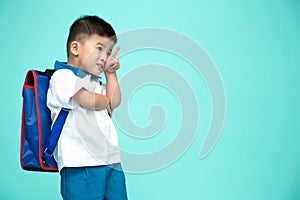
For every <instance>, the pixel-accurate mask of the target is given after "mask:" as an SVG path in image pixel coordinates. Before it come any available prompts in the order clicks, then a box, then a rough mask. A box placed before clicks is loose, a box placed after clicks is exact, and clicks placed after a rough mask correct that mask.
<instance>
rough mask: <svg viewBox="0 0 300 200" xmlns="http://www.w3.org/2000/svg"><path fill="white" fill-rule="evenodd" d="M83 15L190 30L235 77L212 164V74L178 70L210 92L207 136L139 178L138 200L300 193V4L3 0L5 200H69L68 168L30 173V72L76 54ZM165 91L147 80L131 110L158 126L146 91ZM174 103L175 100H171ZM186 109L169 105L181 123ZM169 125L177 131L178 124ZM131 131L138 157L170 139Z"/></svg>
mask: <svg viewBox="0 0 300 200" xmlns="http://www.w3.org/2000/svg"><path fill="white" fill-rule="evenodd" d="M81 14H97V15H99V16H100V17H103V18H104V19H105V20H107V21H108V22H110V23H111V24H112V25H113V27H114V28H115V30H116V32H117V33H122V32H125V31H129V30H132V29H136V28H143V27H159V28H167V29H171V30H175V31H177V32H179V33H181V34H184V35H186V36H188V37H190V38H192V39H193V40H194V41H196V42H197V43H198V44H199V45H200V46H202V47H203V48H204V49H205V50H206V51H207V53H208V54H209V55H210V57H211V58H212V60H213V61H214V63H215V64H216V66H217V68H218V70H219V72H220V75H221V76H222V79H223V82H224V87H225V90H226V97H227V99H226V102H227V106H226V110H227V113H226V119H225V124H224V129H223V131H222V135H221V137H220V139H219V141H218V143H217V145H216V146H215V148H214V150H213V151H212V152H211V153H210V154H209V156H208V157H206V158H205V159H203V160H200V159H199V158H198V154H199V149H200V146H201V144H202V142H203V138H204V135H205V132H206V130H207V128H208V125H209V119H210V107H211V105H210V99H209V93H208V91H207V89H206V88H205V84H204V83H203V80H201V77H200V78H199V76H193V72H192V71H190V69H189V68H184V69H179V68H178V71H180V70H181V71H182V74H183V76H186V78H187V80H188V82H190V84H191V87H192V88H194V89H195V88H196V87H198V85H200V87H201V88H202V89H201V90H203V94H197V99H198V100H199V107H200V110H201V117H200V123H199V129H198V134H197V137H196V138H195V140H194V141H193V144H192V145H191V146H190V148H189V149H188V150H187V151H186V152H185V153H184V155H183V156H182V157H181V158H180V159H178V160H177V161H176V162H174V163H173V164H172V165H170V166H168V167H166V168H163V169H160V170H158V171H155V172H152V173H145V174H132V173H127V174H126V178H127V187H128V196H129V199H132V200H141V199H142V200H148V199H149V200H153V199H204V200H219V199H226V200H227V199H228V200H240V199H243V200H253V199H257V200H258V199H264V200H266V199H272V200H296V199H300V171H299V169H300V156H299V155H300V147H299V144H300V134H299V133H300V132H299V129H300V120H299V119H300V118H299V114H300V106H299V102H300V90H299V83H300V80H299V77H298V76H299V75H300V54H299V53H300V47H299V45H300V24H299V20H300V1H297V0H281V1H276V0H275V1H270V0H269V1H258V0H256V1H238V0H236V1H233V0H232V1H224V0H219V1H215V0H213V1H208V0H207V1H203V0H199V1H196V0H194V1H192V0H185V1H168V0H167V1H159V0H152V1H147V2H146V1H137V0H135V1H115V0H111V1H95V0H87V1H57V0H53V1H32V0H28V1H16V0H10V1H8V0H6V1H5V0H2V1H1V2H0V27H1V31H0V38H1V45H0V48H1V55H0V56H1V59H0V67H1V70H2V77H1V79H0V80H1V105H0V106H1V109H0V110H1V113H2V114H1V127H0V133H1V140H0V159H1V162H0V163H1V164H0V173H1V176H0V177H1V179H0V184H1V185H0V199H4V200H19V199H37V200H38V199H43V200H56V199H60V194H59V175H58V174H49V173H34V172H26V171H23V170H21V168H20V164H19V141H20V126H21V102H22V99H21V91H22V85H23V81H24V77H25V74H26V71H27V70H28V69H32V68H34V69H45V68H46V67H51V66H53V63H54V61H55V60H56V59H58V60H66V53H65V41H66V38H67V34H68V28H69V26H70V25H71V23H72V22H73V21H74V20H75V19H76V18H77V17H79V16H80V15H81ZM157 54H159V52H157V51H154V52H151V51H145V52H142V51H140V52H137V53H136V55H135V56H136V57H139V58H140V61H141V62H140V64H145V63H143V56H145V55H148V56H145V57H147V58H148V59H146V60H147V62H151V59H149V58H153V59H156V60H155V62H156V63H159V62H160V60H161V61H162V62H164V61H163V59H164V58H165V55H164V54H163V53H162V54H161V55H157ZM134 58H135V57H134V56H132V57H130V55H129V56H128V57H125V56H124V58H121V63H122V69H121V70H120V72H119V76H120V77H122V75H124V74H126V72H128V71H129V70H130V69H131V68H133V67H134V66H131V64H132V63H135V62H136V59H134ZM176 59H177V60H178V58H174V61H172V59H166V60H167V61H168V64H169V65H174V66H175V68H176V66H177V65H178V62H180V61H178V62H177V60H176ZM153 89H155V88H152V89H151V86H150V87H149V88H147V87H145V88H144V89H143V90H142V89H141V90H140V92H139V93H138V92H137V93H136V94H135V95H134V96H133V98H132V102H131V103H134V105H135V106H134V107H133V109H132V111H131V112H132V115H133V120H136V123H138V124H141V125H143V124H147V117H145V116H147V114H146V115H145V112H146V113H148V111H149V110H148V109H146V107H145V105H144V104H143V99H142V98H141V97H142V96H143V95H149V94H151V92H153V91H156V93H155V94H164V93H165V92H166V91H164V90H163V89H162V88H157V90H153ZM166 95H169V96H170V94H166ZM170 98H173V97H172V96H170ZM162 100H163V99H162ZM173 100H174V99H173ZM152 102H153V103H155V98H153V101H152ZM164 103H167V104H168V102H162V103H161V104H162V105H164ZM147 106H150V105H147ZM172 108H174V110H172ZM178 109H179V108H178V105H176V101H172V102H171V103H169V104H168V106H166V111H167V112H169V113H167V117H169V118H170V119H172V120H170V123H174V124H176V123H178V121H179V120H178V119H177V118H176V115H177V114H178ZM172 112H173V113H172ZM137 116H141V117H137ZM174 116H175V117H174ZM173 117H174V118H173ZM169 118H168V119H169ZM176 120H177V121H176ZM166 125H168V123H167V124H166ZM174 127H175V131H174V133H172V131H169V133H170V134H171V135H172V134H173V135H174V134H175V132H176V128H178V126H177V125H174ZM174 127H173V128H174ZM165 130H169V129H168V126H166V128H165ZM119 133H120V145H121V147H122V148H124V149H128V150H130V151H135V152H149V151H153V150H156V149H158V148H161V147H163V146H164V144H166V143H167V142H168V139H170V136H169V135H167V136H165V137H162V139H161V140H156V141H155V142H151V139H149V140H146V141H145V140H143V141H139V140H137V139H133V138H129V137H127V136H124V134H123V133H122V131H119ZM154 139H155V138H154ZM140 142H144V143H147V145H140V144H141V143H140ZM155 145H156V146H155Z"/></svg>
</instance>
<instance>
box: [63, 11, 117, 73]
mask: <svg viewBox="0 0 300 200" xmlns="http://www.w3.org/2000/svg"><path fill="white" fill-rule="evenodd" d="M116 42H117V37H116V33H115V31H114V29H113V28H112V26H111V25H110V24H109V23H107V22H106V21H104V20H103V19H101V18H99V17H97V16H83V17H80V18H78V19H77V20H76V21H75V22H74V23H73V24H72V25H71V27H70V32H69V36H68V41H67V54H68V62H69V63H70V64H72V65H74V66H75V67H80V68H83V70H85V71H88V72H89V70H87V69H86V67H88V66H86V65H95V62H96V65H101V64H102V65H104V64H105V62H106V59H107V58H108V56H109V54H110V53H111V50H112V47H113V46H114V44H115V43H116ZM104 54H105V55H104ZM90 73H94V74H99V73H98V72H97V73H96V72H95V70H94V72H90Z"/></svg>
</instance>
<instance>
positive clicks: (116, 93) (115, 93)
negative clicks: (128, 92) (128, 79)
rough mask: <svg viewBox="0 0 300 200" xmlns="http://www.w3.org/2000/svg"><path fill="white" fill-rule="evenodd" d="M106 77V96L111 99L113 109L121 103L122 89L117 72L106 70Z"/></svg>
mask: <svg viewBox="0 0 300 200" xmlns="http://www.w3.org/2000/svg"><path fill="white" fill-rule="evenodd" d="M105 77H106V96H107V97H108V99H109V100H110V107H111V109H113V108H116V107H118V106H119V105H120V103H121V90H120V86H119V83H118V78H117V75H116V72H115V71H114V72H108V71H105Z"/></svg>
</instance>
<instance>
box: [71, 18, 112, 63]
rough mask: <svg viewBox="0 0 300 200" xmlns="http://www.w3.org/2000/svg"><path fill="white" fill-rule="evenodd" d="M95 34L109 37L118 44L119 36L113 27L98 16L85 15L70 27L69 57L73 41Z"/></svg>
mask: <svg viewBox="0 0 300 200" xmlns="http://www.w3.org/2000/svg"><path fill="white" fill-rule="evenodd" d="M93 34H97V35H99V36H104V37H109V38H111V39H112V40H113V41H114V43H117V36H116V33H115V31H114V29H113V28H112V26H111V25H110V24H109V23H107V22H106V21H104V20H103V19H101V18H99V17H98V16H88V15H84V16H81V17H79V18H78V19H77V20H76V21H75V22H74V23H73V24H72V25H71V27H70V32H69V36H68V41H67V55H68V57H69V51H70V45H71V43H72V42H73V41H75V40H76V41H81V40H82V39H85V38H86V37H89V36H91V35H93Z"/></svg>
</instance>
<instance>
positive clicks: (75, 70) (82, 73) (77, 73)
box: [54, 61, 101, 79]
mask: <svg viewBox="0 0 300 200" xmlns="http://www.w3.org/2000/svg"><path fill="white" fill-rule="evenodd" d="M54 69H55V70H59V69H69V70H71V71H72V72H73V73H74V75H75V76H78V77H80V78H83V77H85V76H86V75H88V74H89V73H87V72H85V71H82V70H81V69H78V68H76V67H72V66H71V65H68V64H67V63H66V62H59V61H55V64H54ZM91 76H92V78H96V79H100V78H101V77H99V76H96V75H93V74H91Z"/></svg>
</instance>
